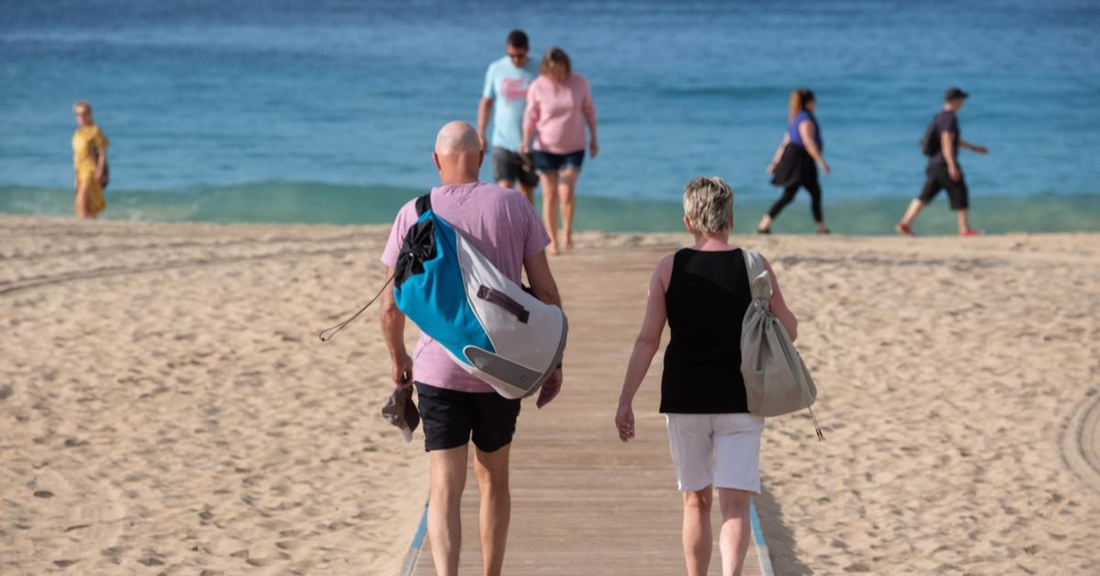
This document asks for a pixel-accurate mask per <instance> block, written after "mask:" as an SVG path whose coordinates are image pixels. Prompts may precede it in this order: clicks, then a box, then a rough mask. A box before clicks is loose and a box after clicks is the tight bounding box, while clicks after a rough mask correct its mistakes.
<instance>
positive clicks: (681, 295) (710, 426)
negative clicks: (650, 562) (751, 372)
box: [615, 178, 798, 576]
mask: <svg viewBox="0 0 1100 576" xmlns="http://www.w3.org/2000/svg"><path fill="white" fill-rule="evenodd" d="M684 224H685V225H686V226H687V229H688V231H689V232H690V233H691V234H692V235H694V236H695V245H694V246H692V247H691V248H684V249H681V250H679V251H677V252H675V253H673V254H669V255H668V256H666V257H665V258H664V259H663V260H661V262H660V264H658V265H657V270H656V271H655V272H654V273H653V278H652V280H650V283H649V300H648V302H647V304H646V313H645V320H644V321H643V322H642V328H641V331H640V333H639V334H638V339H637V341H636V342H635V344H634V352H633V354H631V356H630V363H629V365H628V366H627V370H626V377H625V378H624V380H623V390H622V395H621V396H620V397H619V408H618V411H617V413H616V415H615V426H616V428H618V430H619V438H620V439H622V441H623V442H627V441H629V440H630V439H631V438H633V437H634V409H633V407H632V403H633V400H634V395H635V394H636V393H637V392H638V388H639V387H640V386H641V384H642V380H643V379H644V378H645V375H646V372H647V371H648V370H649V364H650V362H651V361H652V360H653V356H654V355H655V354H656V353H657V349H658V348H659V346H660V342H661V335H662V333H663V332H664V328H665V322H666V321H667V322H668V326H669V328H670V329H671V330H672V338H671V340H670V341H669V343H668V348H667V349H666V350H665V363H664V375H663V377H662V379H661V407H660V411H661V412H662V413H664V414H665V418H666V422H667V427H668V440H669V446H670V447H671V449H672V460H673V462H674V463H675V465H676V476H677V478H678V480H679V488H680V491H681V492H682V493H683V497H684V520H683V546H684V557H685V560H686V562H687V572H688V574H689V575H691V576H696V575H702V574H706V573H707V567H708V566H709V565H710V556H711V542H712V538H711V525H710V512H711V505H712V503H713V501H714V488H717V489H718V505H719V507H720V509H721V512H722V526H721V532H720V534H719V547H720V550H721V554H722V574H724V575H726V576H737V575H739V574H741V568H742V567H743V565H744V563H745V553H746V551H747V550H748V545H749V504H750V503H751V502H752V497H753V495H754V494H759V493H760V435H761V433H762V432H763V430H764V419H763V418H761V417H759V416H754V415H752V414H749V413H748V405H747V400H746V397H745V382H744V379H743V378H742V376H741V323H742V320H743V318H744V316H745V312H746V311H747V310H748V308H749V305H750V304H751V302H752V293H751V292H750V290H749V278H748V272H747V271H746V270H745V260H744V255H743V254H742V252H741V249H740V248H737V247H736V246H731V245H730V230H732V229H733V192H732V191H731V190H730V187H729V185H728V184H726V183H725V182H724V181H723V180H722V179H720V178H696V179H694V180H692V181H691V182H689V183H688V185H687V186H685V187H684ZM764 267H765V268H766V269H767V270H768V273H769V275H770V278H771V283H772V299H771V301H770V303H769V304H770V307H771V310H772V312H773V313H774V314H775V315H776V317H778V318H779V321H780V322H782V323H783V326H784V327H785V328H786V329H787V332H788V333H789V334H790V336H791V339H792V340H793V339H794V338H795V337H796V336H797V328H798V322H797V320H795V317H794V314H792V313H791V311H790V309H788V308H787V304H786V302H784V301H783V293H782V292H780V291H779V284H778V283H777V282H776V279H775V272H774V271H773V270H772V268H771V265H770V264H768V261H767V260H764Z"/></svg>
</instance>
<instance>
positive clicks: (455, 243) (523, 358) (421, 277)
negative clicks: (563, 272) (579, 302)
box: [393, 194, 569, 399]
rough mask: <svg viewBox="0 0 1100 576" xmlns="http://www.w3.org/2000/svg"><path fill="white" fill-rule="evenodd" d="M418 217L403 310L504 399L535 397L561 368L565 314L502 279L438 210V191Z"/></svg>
mask: <svg viewBox="0 0 1100 576" xmlns="http://www.w3.org/2000/svg"><path fill="white" fill-rule="evenodd" d="M416 213H417V215H418V216H419V217H418V218H417V221H416V223H415V224H413V225H412V226H411V227H410V228H409V231H408V232H407V233H406V234H405V240H404V243H403V244H402V246H401V253H400V254H399V255H398V257H397V266H396V269H395V271H394V277H393V283H394V288H393V290H394V297H395V300H396V302H397V306H398V308H400V309H401V311H402V312H404V313H405V315H406V316H408V317H409V319H411V320H412V321H413V322H415V323H416V325H417V326H419V327H420V330H421V331H422V332H424V333H425V334H427V335H428V336H429V337H431V338H433V339H435V340H436V341H437V342H439V344H440V345H442V346H443V349H444V350H446V351H447V353H448V354H450V356H451V358H453V359H454V361H455V362H457V363H458V365H459V366H461V367H462V368H464V369H465V370H466V371H467V372H469V373H470V374H473V375H474V376H477V377H478V378H480V379H481V380H482V381H484V382H485V383H486V384H488V385H490V386H492V387H493V389H494V390H496V391H497V392H498V393H499V394H500V395H501V396H504V397H505V398H512V399H515V398H523V397H526V396H530V395H531V394H534V393H535V392H536V391H538V389H539V388H540V387H541V386H542V384H543V383H544V382H545V381H546V380H547V379H548V378H549V377H550V375H551V374H553V372H554V370H555V369H557V367H558V366H559V365H560V364H561V357H562V353H563V352H564V351H565V341H566V336H567V334H568V332H569V325H568V321H567V320H566V318H565V314H563V313H562V311H561V308H558V307H557V306H552V305H549V304H546V303H544V302H542V301H540V300H538V299H537V298H535V297H534V296H532V295H531V294H529V293H527V291H525V289H524V288H522V287H520V286H519V285H518V284H516V283H515V282H513V281H512V280H510V279H509V278H507V277H506V276H504V274H501V272H500V271H499V270H497V268H496V266H493V264H492V263H491V262H489V261H488V260H487V259H486V258H485V256H483V255H482V254H481V253H480V252H478V251H477V249H476V248H474V247H473V245H472V244H470V243H469V242H468V241H466V239H465V238H463V237H462V235H461V234H459V233H458V232H456V231H455V229H454V228H453V227H452V226H451V225H450V224H449V223H448V222H447V221H446V220H444V219H443V218H441V217H440V216H439V215H437V214H435V213H434V212H433V211H432V200H431V194H426V195H424V196H421V197H420V198H419V199H417V201H416Z"/></svg>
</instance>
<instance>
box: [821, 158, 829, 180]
mask: <svg viewBox="0 0 1100 576" xmlns="http://www.w3.org/2000/svg"><path fill="white" fill-rule="evenodd" d="M821 170H822V171H823V172H825V175H826V176H828V175H829V174H830V173H832V169H831V168H829V163H828V162H826V161H825V160H822V161H821Z"/></svg>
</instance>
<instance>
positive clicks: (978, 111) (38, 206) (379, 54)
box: [0, 0, 1100, 233]
mask: <svg viewBox="0 0 1100 576" xmlns="http://www.w3.org/2000/svg"><path fill="white" fill-rule="evenodd" d="M0 10H2V11H3V13H4V14H5V17H4V18H3V19H0V110H2V111H4V112H5V122H4V123H3V127H2V128H0V211H6V212H16V213H33V214H52V215H61V214H70V213H71V211H72V208H71V203H72V192H71V187H72V168H71V149H70V147H69V139H70V137H71V134H72V131H73V119H72V115H71V111H70V105H71V104H72V102H73V101H75V100H81V99H83V100H89V101H91V102H92V103H93V105H94V107H95V116H96V120H97V122H98V123H99V124H100V125H101V126H102V127H103V128H104V130H105V131H106V132H107V134H108V135H109V136H110V138H111V141H112V145H111V153H110V160H111V176H112V182H111V187H110V189H109V190H108V198H107V199H108V204H109V208H108V211H107V212H106V213H105V214H104V216H105V217H109V218H131V219H142V220H170V221H194V220H199V221H215V222H242V221H243V222H250V221H263V222H329V223H382V222H386V221H388V220H390V219H391V218H392V215H393V212H394V211H395V210H396V208H397V206H399V205H400V203H401V202H403V201H405V200H407V199H408V198H411V197H413V196H415V195H416V194H418V193H421V192H422V191H424V190H426V189H427V188H429V187H430V186H432V185H434V184H436V182H437V176H436V174H435V172H434V169H433V166H432V164H431V158H430V154H431V147H432V143H433V139H434V134H435V131H436V130H437V129H438V128H439V126H440V125H442V124H443V123H444V122H446V121H448V120H452V119H464V120H467V121H470V122H471V123H472V122H474V121H475V119H476V111H477V102H478V99H479V97H480V93H481V85H482V82H483V78H484V72H485V67H486V66H487V65H488V63H489V62H491V61H492V60H494V59H496V58H499V57H500V56H502V55H503V40H504V37H505V36H506V35H507V33H508V31H509V30H510V29H512V28H514V27H520V28H523V29H525V30H526V31H527V32H528V33H529V35H530V36H531V39H532V44H533V52H534V53H535V56H536V57H537V55H538V53H540V52H541V51H542V50H544V49H545V48H547V47H549V46H551V45H560V46H563V47H564V48H565V49H566V50H567V51H568V52H569V53H570V55H571V56H572V58H573V62H574V69H575V70H577V71H579V72H581V73H583V74H585V75H586V76H587V77H588V78H589V80H590V81H591V84H592V89H593V95H594V98H595V101H596V107H597V113H598V116H599V130H600V144H601V154H600V157H599V158H597V159H595V160H591V161H587V162H586V164H585V168H584V171H583V175H582V177H581V182H580V187H579V194H580V196H581V204H580V212H579V215H578V219H579V221H578V224H579V225H580V227H581V228H600V229H608V230H639V231H642V230H665V229H676V228H677V227H678V226H679V217H678V209H677V207H676V202H677V201H678V199H679V197H680V193H681V189H682V186H683V184H684V183H685V182H686V181H687V180H689V179H690V178H691V177H693V176H695V175H699V174H716V175H720V176H723V177H724V178H726V179H727V180H728V181H729V182H730V183H731V184H732V185H733V186H734V189H735V191H736V194H737V198H738V214H739V219H738V223H739V228H740V229H748V228H749V227H750V226H751V224H752V223H754V222H755V220H756V219H757V218H759V215H760V214H761V213H762V212H763V211H764V210H765V209H766V207H767V205H768V204H769V203H770V202H771V201H772V200H774V199H775V197H776V196H777V195H778V191H777V190H775V189H774V188H772V187H771V186H769V184H768V175H767V174H766V173H765V171H764V168H765V166H766V165H767V163H768V161H769V159H770V158H771V155H772V153H773V152H774V150H775V147H776V146H777V144H778V143H779V140H780V138H781V137H782V134H783V130H784V128H785V123H786V99H787V96H788V94H789V92H790V90H791V89H792V88H795V87H798V86H808V87H810V88H812V89H813V90H814V91H815V92H816V93H817V96H818V118H819V120H820V122H821V126H822V132H823V135H824V138H825V153H826V156H827V157H828V159H829V162H830V164H831V165H832V168H833V174H832V175H831V176H828V177H824V179H823V187H824V190H825V198H826V217H827V220H828V221H829V224H830V226H831V227H832V228H833V229H834V230H836V231H838V232H847V233H880V232H889V230H890V227H891V225H892V223H893V221H895V220H896V219H897V217H898V216H899V215H900V213H901V211H902V210H904V208H905V205H906V204H907V203H908V201H909V200H910V199H911V198H912V197H913V196H914V195H915V194H916V193H917V192H918V191H919V190H920V187H921V184H922V182H923V168H924V158H923V156H921V153H920V150H919V146H918V140H919V138H920V136H921V134H922V132H923V129H924V127H925V126H926V124H927V123H928V120H929V119H930V117H931V115H932V114H933V113H934V112H936V110H937V109H938V108H939V107H940V105H941V98H942V94H943V91H944V89H945V88H947V87H948V86H950V85H952V84H958V85H961V86H962V87H964V88H965V89H966V90H968V91H970V92H971V94H972V97H971V99H970V100H969V102H968V103H967V105H966V107H965V109H964V110H963V111H962V112H961V114H960V121H961V124H962V133H963V137H964V139H966V140H969V141H972V142H975V143H978V144H983V145H986V146H988V147H989V148H990V149H991V153H990V154H989V155H988V156H977V155H974V154H970V153H967V152H963V157H962V163H963V166H964V169H965V171H966V173H967V178H968V181H969V183H970V188H971V192H972V199H973V200H972V203H973V208H974V219H975V222H976V224H978V225H979V226H981V227H984V228H986V229H987V230H989V231H993V232H1009V231H1035V232H1038V231H1057V230H1100V185H1098V183H1097V182H1098V180H1100V162H1097V161H1096V160H1095V158H1096V156H1097V154H1098V153H1100V109H1098V107H1097V105H1096V104H1095V101H1096V99H1097V96H1096V95H1097V94H1100V37H1098V35H1097V34H1096V31H1097V30H1100V4H1098V3H1096V2H1095V1H1092V0H1049V1H1044V2H1033V1H1028V0H998V1H981V2H966V1H959V2H928V1H919V0H909V1H901V0H882V1H868V0H862V1H861V0H847V1H845V0H839V1H830V2H820V1H805V0H794V1H790V2H783V3H778V2H768V1H746V2H719V1H713V2H660V1H649V2H647V1H632V2H626V1H616V0H609V1H579V2H571V1H568V0H555V1H553V2H549V1H541V0H536V1H530V2H522V3H507V2H490V1H473V2H454V1H451V2H447V1H443V0H413V1H409V2H381V1H372V0H354V1H353V0H314V1H309V2H305V1H301V2H291V1H288V0H270V1H266V2H256V1H244V0H187V1H179V2H141V1H135V0H128V1H121V0H81V1H79V2H77V1H68V0H44V1H40V2H23V1H21V0H0ZM483 178H485V179H489V178H490V174H489V170H488V166H486V167H485V169H484V171H483ZM807 203H808V200H807V198H806V197H805V195H803V196H802V197H800V198H799V200H797V201H796V203H795V204H793V205H792V206H790V207H789V208H788V212H786V213H784V215H783V216H782V217H781V218H780V220H779V223H778V224H777V226H776V228H777V230H783V231H792V232H798V231H808V230H810V229H811V226H810V225H809V224H810V223H809V220H810V218H809V215H808V212H809V210H808V207H807V205H806V204H807ZM932 208H933V209H932V210H930V211H929V212H928V213H927V219H926V220H925V219H923V218H922V220H921V221H920V223H919V224H920V225H921V226H922V227H924V229H926V230H928V231H932V232H940V231H942V232H949V231H950V230H951V215H950V214H949V213H948V212H947V210H946V202H945V200H944V199H942V198H941V199H940V200H938V201H937V204H936V205H934V206H933V207H932Z"/></svg>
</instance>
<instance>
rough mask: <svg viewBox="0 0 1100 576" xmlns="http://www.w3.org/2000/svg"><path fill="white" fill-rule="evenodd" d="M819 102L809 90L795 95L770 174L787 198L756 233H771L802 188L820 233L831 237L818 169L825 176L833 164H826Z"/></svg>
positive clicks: (774, 207)
mask: <svg viewBox="0 0 1100 576" xmlns="http://www.w3.org/2000/svg"><path fill="white" fill-rule="evenodd" d="M816 108H817V100H816V99H815V98H814V93H813V92H811V91H810V90H809V89H808V88H799V89H798V90H795V91H794V92H791V102H790V110H789V115H788V120H789V122H790V124H789V125H788V126H787V133H786V134H784V135H783V142H781V143H780V144H779V148H778V149H777V150H776V151H775V156H774V157H773V158H772V162H771V164H769V165H768V172H769V173H770V174H771V175H772V184H774V185H776V186H779V187H780V188H782V189H783V196H781V197H780V198H779V200H777V201H776V202H775V204H773V205H772V208H771V210H769V211H768V213H767V215H765V216H764V218H763V219H762V220H760V224H759V225H757V227H756V231H757V232H759V233H760V234H771V231H772V222H773V221H774V220H775V218H776V217H777V216H779V213H780V212H781V211H782V210H783V209H784V208H786V207H787V204H790V203H791V200H794V196H795V194H797V193H798V189H799V188H800V187H801V188H805V189H806V191H807V192H809V193H810V208H811V210H812V211H813V215H814V222H816V223H817V233H818V234H828V233H829V229H828V228H826V227H825V217H824V216H823V215H822V214H821V184H820V183H819V182H818V177H817V166H818V165H820V166H821V169H822V170H824V171H825V174H828V173H829V163H828V162H826V161H825V156H824V155H823V154H824V152H823V151H822V150H823V149H824V142H823V141H822V139H821V127H820V126H818V124H817V118H815V117H814V110H815V109H816Z"/></svg>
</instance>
